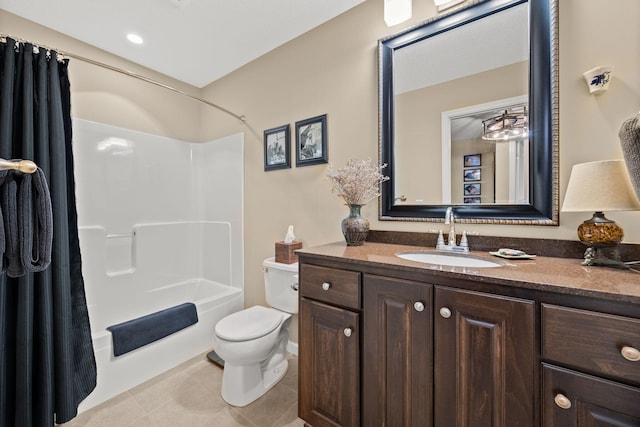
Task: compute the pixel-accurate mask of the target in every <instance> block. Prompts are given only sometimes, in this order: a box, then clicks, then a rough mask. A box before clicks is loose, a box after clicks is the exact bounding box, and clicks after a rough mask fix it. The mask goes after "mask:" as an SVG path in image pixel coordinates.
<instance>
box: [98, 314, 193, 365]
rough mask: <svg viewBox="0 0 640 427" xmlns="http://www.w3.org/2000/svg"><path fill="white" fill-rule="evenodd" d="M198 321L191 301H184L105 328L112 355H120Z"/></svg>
mask: <svg viewBox="0 0 640 427" xmlns="http://www.w3.org/2000/svg"><path fill="white" fill-rule="evenodd" d="M197 322H198V312H197V310H196V306H195V305H194V304H193V303H190V302H186V303H184V304H180V305H176V306H175V307H171V308H167V309H166V310H161V311H158V312H156V313H151V314H148V315H146V316H142V317H138V318H137V319H133V320H128V321H126V322H123V323H118V324H117V325H112V326H109V327H108V328H107V330H108V331H110V332H111V335H112V337H113V355H114V356H120V355H123V354H125V353H128V352H130V351H132V350H135V349H137V348H140V347H142V346H144V345H147V344H150V343H152V342H154V341H158V340H159V339H161V338H164V337H166V336H169V335H171V334H173V333H175V332H178V331H179V330H181V329H184V328H186V327H187V326H191V325H193V324H194V323H197Z"/></svg>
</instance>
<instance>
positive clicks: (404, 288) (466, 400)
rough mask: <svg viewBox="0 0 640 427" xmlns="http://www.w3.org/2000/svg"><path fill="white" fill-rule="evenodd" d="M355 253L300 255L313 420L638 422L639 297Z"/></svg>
mask: <svg viewBox="0 0 640 427" xmlns="http://www.w3.org/2000/svg"><path fill="white" fill-rule="evenodd" d="M372 246H373V245H372ZM391 246H393V245H391ZM373 248H375V249H377V250H379V251H381V252H382V247H381V246H380V245H376V246H373ZM335 252H337V251H335ZM332 253H334V251H332ZM354 253H355V254H356V255H357V256H354V257H353V258H349V257H346V256H343V255H340V254H339V253H338V254H337V255H334V256H332V257H328V256H326V255H323V254H322V253H320V254H318V255H316V254H312V253H309V252H305V253H302V254H301V255H300V288H299V290H300V292H299V294H300V329H299V341H298V342H299V390H298V394H299V416H300V417H301V418H302V419H303V420H304V421H305V422H306V425H307V426H312V427H324V426H332V427H336V426H350V427H352V426H353V427H355V426H363V427H377V426H384V427H396V426H398V427H414V426H420V427H430V426H436V427H449V426H452V427H453V426H455V427H533V426H543V427H556V426H557V427H565V426H575V427H587V426H588V427H605V426H612V427H613V426H618V427H622V426H637V427H640V350H638V349H640V310H639V309H638V304H637V303H634V302H628V301H624V300H623V298H621V299H618V300H616V299H615V298H612V299H609V300H605V301H602V300H601V299H599V298H594V297H593V296H591V295H588V296H581V295H568V294H563V293H562V292H558V291H556V288H557V286H555V285H554V286H551V287H548V288H545V289H539V286H538V285H535V286H533V285H532V287H531V288H527V289H524V288H522V287H518V286H515V285H514V286H512V283H510V282H508V281H504V280H503V281H502V282H500V279H499V278H497V279H495V282H494V279H493V278H492V277H489V275H487V276H481V275H478V276H475V275H474V274H464V275H463V274H459V273H458V272H456V271H452V272H451V274H449V272H444V271H441V270H438V271H435V272H431V271H429V270H427V269H424V268H422V269H418V268H409V267H407V266H402V265H398V266H394V265H392V264H385V263H382V262H376V261H375V260H377V259H379V257H380V256H379V254H378V253H376V252H375V250H374V249H372V251H371V254H368V255H367V254H366V253H361V252H358V251H356V252H354ZM382 259H389V258H382ZM504 268H507V267H504ZM509 268H512V267H509ZM496 282H497V283H496Z"/></svg>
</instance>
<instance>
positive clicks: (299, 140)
mask: <svg viewBox="0 0 640 427" xmlns="http://www.w3.org/2000/svg"><path fill="white" fill-rule="evenodd" d="M327 162H328V156H327V115H326V114H323V115H321V116H317V117H312V118H310V119H305V120H301V121H299V122H296V166H309V165H317V164H321V163H327Z"/></svg>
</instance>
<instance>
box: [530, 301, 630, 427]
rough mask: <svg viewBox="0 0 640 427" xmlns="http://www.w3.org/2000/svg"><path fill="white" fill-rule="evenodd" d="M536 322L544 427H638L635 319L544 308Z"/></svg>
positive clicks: (550, 306)
mask: <svg viewBox="0 0 640 427" xmlns="http://www.w3.org/2000/svg"><path fill="white" fill-rule="evenodd" d="M541 317H542V357H543V360H544V361H545V362H546V363H544V364H543V381H542V409H543V421H544V426H545V427H546V426H549V427H555V426H557V427H564V426H575V427H591V426H594V427H595V426H598V427H605V426H611V427H614V426H619V427H622V426H624V427H631V426H636V427H640V388H638V387H636V386H637V385H639V384H640V350H638V348H640V320H638V319H635V318H630V317H626V316H615V315H611V314H605V313H600V312H596V311H591V310H578V309H575V308H569V307H561V306H556V305H550V304H543V306H542V316H541ZM558 365H564V366H563V367H560V366H558ZM625 383H626V384H625Z"/></svg>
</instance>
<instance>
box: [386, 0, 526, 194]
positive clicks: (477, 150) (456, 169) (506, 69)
mask: <svg viewBox="0 0 640 427" xmlns="http://www.w3.org/2000/svg"><path fill="white" fill-rule="evenodd" d="M528 43H529V41H528V7H527V4H526V3H525V4H521V5H518V6H515V7H512V8H510V9H507V10H503V11H501V12H498V13H495V14H493V15H491V16H488V17H486V18H484V19H480V20H477V21H474V22H471V23H469V24H466V25H464V26H461V27H459V28H456V29H455V30H452V31H447V32H443V33H441V34H438V35H435V36H433V37H429V38H427V39H425V40H422V41H420V42H418V43H415V44H411V45H409V46H407V47H403V48H401V49H398V50H396V51H395V52H394V55H393V61H394V85H393V87H394V103H395V111H394V119H395V135H394V140H395V144H394V161H395V166H396V175H395V177H394V178H395V179H394V187H395V194H396V195H401V196H403V197H398V198H397V199H396V201H395V203H399V204H409V205H413V204H415V205H420V204H426V205H441V204H459V205H461V204H485V203H491V204H495V203H500V204H505V203H506V204H512V203H528V199H527V197H528V196H527V195H528V188H524V186H528V182H529V179H528V156H527V155H526V154H524V155H523V152H522V150H524V149H528V142H527V139H528V135H526V134H525V135H521V136H520V137H519V138H512V139H511V141H509V140H506V141H504V142H503V141H500V142H496V141H488V140H485V139H482V137H483V133H484V127H483V121H489V120H491V119H493V118H495V117H498V116H499V115H500V114H503V113H504V112H505V110H508V109H513V108H516V107H522V106H526V105H528V96H527V92H528V90H529V88H528V82H529V78H528V72H529V48H528ZM453 94H455V96H453ZM492 124H493V125H497V126H499V125H500V123H499V122H497V123H485V124H484V126H491V125H492ZM516 139H517V141H516ZM472 155H477V156H478V159H481V160H480V161H479V162H478V164H477V165H473V167H469V165H468V164H466V163H464V162H463V160H464V158H465V156H472ZM523 162H527V167H524V165H523V164H522V163H523ZM516 171H517V173H519V174H520V175H516V174H515V172H516ZM524 174H527V175H524ZM427 183H428V185H427ZM516 185H519V188H517V189H516V188H515V186H516ZM509 187H511V188H509Z"/></svg>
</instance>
